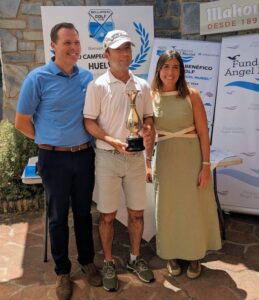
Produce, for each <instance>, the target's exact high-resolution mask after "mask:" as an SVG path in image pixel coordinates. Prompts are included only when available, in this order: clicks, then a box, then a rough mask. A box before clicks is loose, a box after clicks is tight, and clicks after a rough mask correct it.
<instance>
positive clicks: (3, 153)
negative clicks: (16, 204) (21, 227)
mask: <svg viewBox="0 0 259 300" xmlns="http://www.w3.org/2000/svg"><path fill="white" fill-rule="evenodd" d="M32 156H37V147H36V145H35V144H34V142H33V141H32V140H31V139H29V138H27V137H25V136H24V135H23V134H21V133H20V132H18V131H17V130H16V129H15V127H14V125H13V124H12V123H11V122H9V121H7V120H3V121H1V122H0V204H1V202H2V203H3V202H5V203H6V202H11V201H12V202H13V201H18V200H23V199H35V198H37V199H39V198H40V197H42V193H43V188H42V186H40V185H26V184H24V183H22V181H21V175H22V172H23V169H24V166H25V165H26V164H27V162H28V159H29V157H32ZM12 206H13V205H12Z"/></svg>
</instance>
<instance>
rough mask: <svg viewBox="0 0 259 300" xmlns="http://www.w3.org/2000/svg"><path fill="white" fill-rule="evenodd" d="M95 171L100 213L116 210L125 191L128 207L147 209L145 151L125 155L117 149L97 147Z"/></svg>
mask: <svg viewBox="0 0 259 300" xmlns="http://www.w3.org/2000/svg"><path fill="white" fill-rule="evenodd" d="M95 171H96V175H95V193H96V197H95V199H96V202H97V209H98V210H99V211H100V212H102V213H111V212H115V211H117V210H118V208H119V206H120V201H121V199H122V198H123V192H124V195H125V199H126V206H127V207H128V208H130V209H132V210H143V209H145V207H146V203H147V199H146V172H145V161H144V155H143V153H142V152H136V153H134V154H132V155H123V154H121V153H119V152H117V151H115V150H102V149H97V150H96V157H95ZM122 191H123V192H122Z"/></svg>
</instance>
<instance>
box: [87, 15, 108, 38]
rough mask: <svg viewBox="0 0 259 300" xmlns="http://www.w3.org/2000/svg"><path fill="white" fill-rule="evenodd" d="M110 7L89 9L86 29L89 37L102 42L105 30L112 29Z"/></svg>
mask: <svg viewBox="0 0 259 300" xmlns="http://www.w3.org/2000/svg"><path fill="white" fill-rule="evenodd" d="M112 14H113V12H112V10H111V9H90V10H89V12H88V15H89V17H90V19H89V23H88V30H89V33H90V37H91V38H94V39H95V40H96V41H98V42H100V43H102V42H103V39H104V37H105V36H106V34H107V32H109V31H111V30H113V29H114V23H113V21H112Z"/></svg>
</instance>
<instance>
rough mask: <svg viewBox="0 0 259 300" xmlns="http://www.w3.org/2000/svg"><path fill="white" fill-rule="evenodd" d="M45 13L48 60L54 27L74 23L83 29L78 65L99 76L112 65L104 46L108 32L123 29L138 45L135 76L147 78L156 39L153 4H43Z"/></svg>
mask: <svg viewBox="0 0 259 300" xmlns="http://www.w3.org/2000/svg"><path fill="white" fill-rule="evenodd" d="M41 16H42V25H43V39H44V49H45V61H46V62H48V61H49V60H50V58H51V57H52V56H53V52H52V51H51V48H50V31H51V28H52V27H53V26H54V25H55V24H57V23H61V22H70V23H73V24H74V25H75V27H76V28H77V30H78V31H79V36H80V41H81V47H82V51H81V57H80V59H79V61H78V64H79V65H80V66H81V67H84V68H86V69H89V70H90V71H91V72H92V73H93V74H94V76H95V77H97V76H99V75H101V74H103V73H104V72H105V71H106V69H107V68H108V63H107V60H106V59H105V58H104V57H103V52H104V51H103V48H102V42H103V40H104V38H105V36H106V34H107V32H109V31H111V30H114V29H122V30H125V31H127V32H128V34H129V36H130V37H131V39H132V42H133V43H134V44H135V47H132V50H133V60H132V63H131V66H130V69H131V70H132V71H133V73H134V74H135V75H138V76H140V77H143V78H147V74H148V70H149V63H150V57H151V50H152V46H153V40H154V22H153V7H152V6H127V7H126V6H107V7H104V6H96V7H93V6H42V7H41Z"/></svg>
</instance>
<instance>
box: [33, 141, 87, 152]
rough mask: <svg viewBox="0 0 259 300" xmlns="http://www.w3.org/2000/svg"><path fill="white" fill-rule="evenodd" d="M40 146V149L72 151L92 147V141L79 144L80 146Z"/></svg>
mask: <svg viewBox="0 0 259 300" xmlns="http://www.w3.org/2000/svg"><path fill="white" fill-rule="evenodd" d="M38 147H39V148H40V149H44V150H50V151H70V152H77V151H81V150H85V149H88V148H90V147H92V145H91V143H90V142H87V143H85V144H82V145H79V146H72V147H62V146H51V145H47V144H39V145H38Z"/></svg>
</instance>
